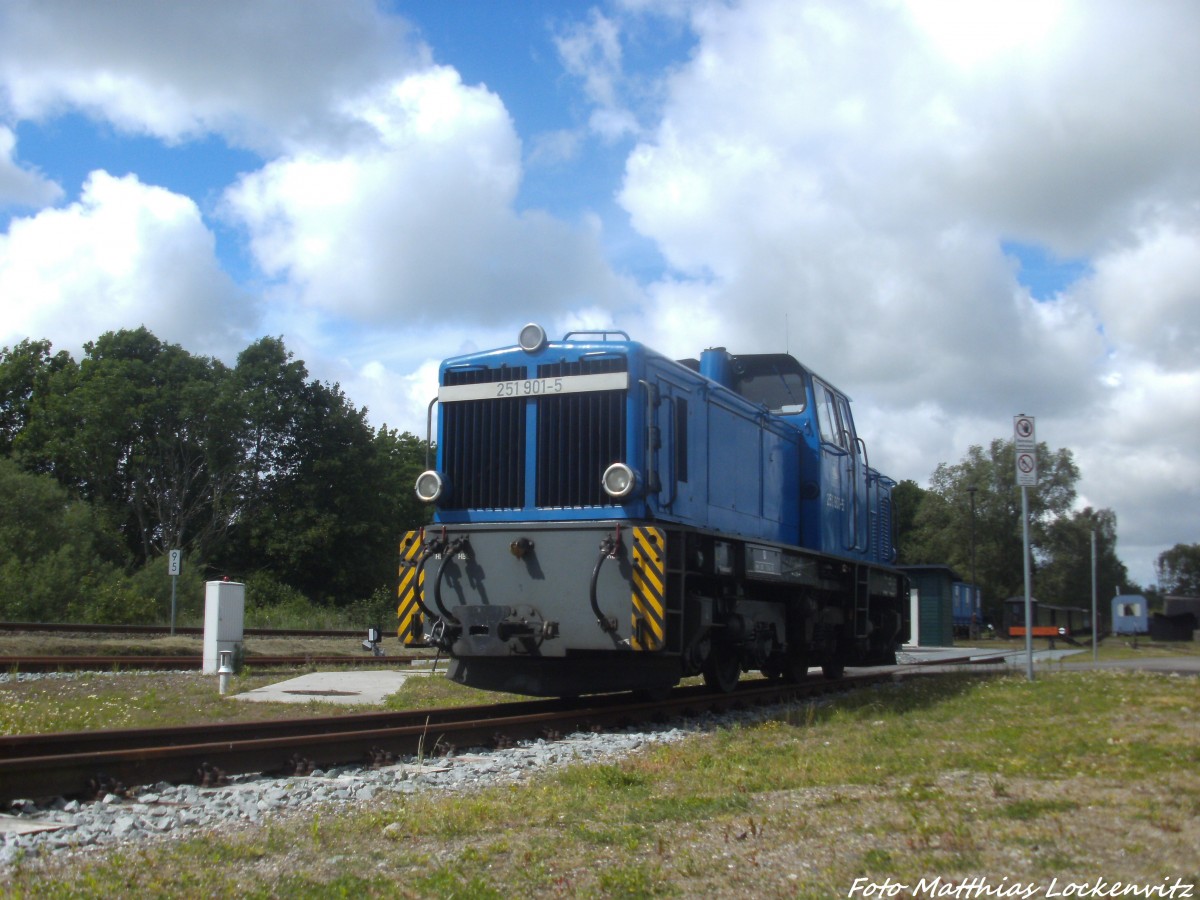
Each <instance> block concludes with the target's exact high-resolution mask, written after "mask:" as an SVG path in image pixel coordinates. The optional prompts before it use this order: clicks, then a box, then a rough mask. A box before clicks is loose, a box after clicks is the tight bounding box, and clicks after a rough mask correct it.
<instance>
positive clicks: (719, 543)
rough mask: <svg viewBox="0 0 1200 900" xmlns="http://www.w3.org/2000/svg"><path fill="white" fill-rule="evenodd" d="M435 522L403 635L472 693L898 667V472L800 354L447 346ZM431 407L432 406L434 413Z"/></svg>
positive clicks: (524, 342) (604, 340) (614, 345)
mask: <svg viewBox="0 0 1200 900" xmlns="http://www.w3.org/2000/svg"><path fill="white" fill-rule="evenodd" d="M435 402H436V404H437V415H438V442H437V462H436V466H435V467H434V468H432V469H429V470H428V471H426V472H424V473H422V474H421V476H420V477H419V478H418V480H417V494H418V496H419V497H420V498H421V499H422V500H424V501H426V502H429V503H432V504H434V505H435V512H434V517H433V524H431V525H429V526H427V527H425V528H423V529H418V530H414V531H411V532H408V533H407V534H405V535H403V536H402V539H401V542H400V585H399V606H398V616H399V635H400V638H401V640H402V641H404V643H405V644H407V645H409V646H418V645H427V644H434V645H437V646H439V647H441V648H442V649H444V650H446V651H447V652H448V653H449V654H450V657H451V663H450V669H449V674H450V677H451V678H453V679H454V680H456V681H460V682H462V683H464V684H470V685H475V686H478V687H483V688H488V689H495V690H504V691H512V692H515V693H525V694H534V695H543V696H559V695H561V696H569V695H575V694H580V693H589V692H597V691H610V690H631V689H633V690H637V689H640V690H645V691H649V692H658V691H661V690H663V689H665V688H669V687H670V686H672V685H674V684H675V683H677V682H678V681H679V680H680V679H681V678H683V677H686V676H690V675H696V674H703V675H704V678H705V680H706V682H707V683H708V684H709V685H710V686H711V687H713V688H714V689H717V690H723V691H728V690H732V689H733V687H734V686H735V685H736V683H737V680H738V678H739V675H740V673H741V672H742V671H745V670H752V669H759V670H761V671H762V672H763V673H764V674H766V675H768V676H769V677H780V678H789V679H798V678H802V677H804V676H805V675H806V673H807V671H808V668H809V666H810V665H814V666H821V667H822V669H823V671H824V673H825V675H826V676H827V677H838V676H840V674H841V672H842V671H843V669H844V667H845V666H847V665H864V664H879V663H889V662H894V660H895V650H896V647H897V645H898V642H899V640H900V638H901V626H902V622H901V616H902V610H903V602H902V601H905V600H906V599H907V595H908V589H907V582H906V580H905V578H904V576H903V575H902V573H900V572H898V571H897V570H896V569H894V568H893V567H892V565H891V564H892V562H893V560H894V548H893V540H892V516H891V491H892V487H893V486H894V482H892V481H891V480H890V479H888V478H886V477H884V476H883V475H881V474H880V473H879V472H877V471H875V470H874V469H873V468H871V466H870V464H869V462H868V459H867V448H866V445H865V443H864V442H863V440H862V438H860V437H858V435H857V433H856V431H855V429H854V421H853V419H852V417H851V415H850V404H849V400H848V399H847V397H846V396H845V395H844V394H842V393H841V392H839V391H838V390H837V389H835V388H834V387H833V386H832V385H831V384H829V383H828V382H826V381H824V380H822V379H821V378H819V377H817V376H816V375H814V374H813V373H811V372H810V371H808V370H807V369H805V368H804V367H803V366H801V365H800V363H798V362H797V361H796V360H795V359H793V358H792V357H791V356H787V355H783V354H768V355H747V356H734V355H731V354H729V353H727V352H726V351H725V350H724V349H722V348H717V349H712V350H706V351H705V352H704V353H703V354H702V356H701V358H700V360H699V361H697V360H683V361H679V362H677V361H673V360H670V359H667V358H666V357H663V356H661V355H660V354H658V353H655V352H654V351H653V350H651V349H649V348H647V347H645V346H643V345H642V344H639V343H637V342H635V341H632V340H630V339H629V337H628V336H627V335H625V334H624V333H623V332H595V333H593V332H584V333H580V332H575V333H572V334H568V335H567V336H566V337H565V338H564V339H563V340H562V341H557V342H551V341H548V340H547V338H546V334H545V332H544V331H543V330H542V329H541V328H540V327H539V326H536V325H528V326H526V327H525V328H524V329H523V330H522V331H521V334H520V337H519V340H518V343H517V345H516V346H514V347H506V348H502V349H498V350H492V351H486V352H480V353H474V354H470V355H467V356H460V357H456V358H454V359H449V360H447V361H445V362H444V363H443V364H442V366H441V369H440V373H439V389H438V396H437V399H436V401H435ZM432 406H433V405H432V404H431V410H432Z"/></svg>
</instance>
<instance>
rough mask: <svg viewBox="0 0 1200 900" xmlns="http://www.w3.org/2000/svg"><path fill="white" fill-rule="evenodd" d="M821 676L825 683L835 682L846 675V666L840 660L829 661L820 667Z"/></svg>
mask: <svg viewBox="0 0 1200 900" xmlns="http://www.w3.org/2000/svg"><path fill="white" fill-rule="evenodd" d="M821 674H822V675H824V676H825V680H826V681H837V680H838V679H839V678H841V677H842V676H843V675H845V674H846V664H845V663H844V662H843V661H842V660H840V659H834V660H830V661H829V662H827V663H825V664H824V665H822V666H821Z"/></svg>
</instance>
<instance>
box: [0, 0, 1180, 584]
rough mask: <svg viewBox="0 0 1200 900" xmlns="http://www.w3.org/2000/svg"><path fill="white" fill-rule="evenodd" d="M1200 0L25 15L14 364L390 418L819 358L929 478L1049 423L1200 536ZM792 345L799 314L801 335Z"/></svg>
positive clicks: (1, 176) (1100, 482) (1140, 527)
mask: <svg viewBox="0 0 1200 900" xmlns="http://www.w3.org/2000/svg"><path fill="white" fill-rule="evenodd" d="M1198 35H1200V7H1197V6H1196V4H1194V3H1192V2H1188V0H1153V2H1150V3H1147V4H1139V5H1138V6H1137V9H1136V10H1135V9H1134V8H1133V7H1131V6H1130V5H1129V4H1128V3H1125V2H1121V0H1088V2H1085V0H1005V2H992V0H980V2H976V3H968V4H964V3H959V2H951V0H895V2H888V3H874V2H850V3H828V2H819V0H603V2H597V3H590V4H589V3H577V2H566V0H540V2H526V3H520V4H502V3H492V2H451V3H446V2H417V3H403V2H390V3H376V2H374V0H308V2H304V3H297V2H294V0H254V2H241V0H211V2H209V3H206V4H203V5H200V4H161V3H154V2H150V0H113V2H110V3H105V4H81V3H79V2H77V0H41V2H38V3H27V2H24V0H0V347H3V346H9V345H11V344H13V343H15V342H17V341H19V340H21V339H23V338H26V337H33V338H41V337H45V338H49V339H50V340H51V341H52V342H53V343H54V344H55V346H56V347H58V348H61V349H67V350H69V351H71V352H72V353H75V354H77V355H78V354H79V353H80V352H81V348H82V346H83V344H84V343H86V342H87V341H90V340H93V339H94V338H96V337H98V336H99V335H100V334H101V333H103V332H104V331H107V330H112V329H116V328H124V327H137V326H138V325H142V324H145V325H146V326H147V327H149V328H150V329H151V330H152V331H154V332H155V333H156V334H157V335H159V337H161V338H163V339H165V340H169V341H172V342H176V343H180V344H182V345H183V346H185V347H186V348H187V349H189V350H191V351H192V352H195V353H204V354H213V355H217V356H220V357H221V358H224V359H227V360H232V359H233V358H234V357H235V356H236V354H237V352H238V351H239V350H240V349H241V348H242V347H244V346H246V345H247V344H248V343H250V342H251V341H253V340H255V339H256V338H257V337H259V336H262V335H264V334H271V335H281V336H282V337H283V338H284V340H285V342H286V344H287V346H288V347H289V348H290V349H291V350H292V351H293V352H294V353H295V354H296V356H297V357H299V358H302V359H304V360H305V362H306V364H307V366H308V368H309V371H310V373H311V374H312V375H313V376H315V377H318V378H322V379H324V380H328V381H337V382H339V383H340V384H341V385H342V387H343V388H344V389H345V390H346V391H347V393H348V395H349V396H350V398H351V399H352V400H353V401H354V402H356V403H357V404H358V405H360V406H366V407H367V408H368V409H369V411H370V416H371V419H372V421H373V422H375V423H376V424H382V423H385V422H386V423H387V424H389V425H391V426H399V427H401V428H404V429H409V430H413V431H416V432H421V431H423V428H424V410H425V405H426V403H427V402H428V398H429V397H430V396H431V394H432V393H433V378H434V372H435V370H436V365H437V362H438V361H439V360H440V359H441V358H444V357H445V356H449V355H453V354H456V353H459V352H462V351H463V350H465V349H469V348H473V347H486V346H493V345H499V344H507V343H510V342H511V341H512V340H513V336H514V335H515V334H516V331H517V330H518V329H519V328H520V326H521V325H522V324H524V323H525V322H526V321H529V320H531V319H533V320H538V321H540V322H542V323H543V324H544V325H545V326H546V327H547V328H548V330H549V331H550V332H551V333H561V332H565V331H568V330H571V329H575V328H586V327H606V326H607V327H616V328H621V329H624V330H625V331H627V332H629V333H630V334H631V335H633V336H634V337H636V338H639V339H641V340H644V341H645V342H646V343H648V344H650V345H651V346H654V347H656V348H658V349H660V350H662V351H663V352H665V353H668V354H672V355H675V356H678V357H683V356H695V355H696V354H697V353H698V352H699V351H700V350H702V349H703V348H704V347H707V346H713V345H724V346H727V347H730V348H731V349H733V350H735V351H741V352H774V351H781V350H784V349H785V348H787V349H790V350H791V352H793V353H794V354H795V355H797V356H798V357H800V358H801V359H802V360H803V361H805V362H806V363H808V364H809V365H811V366H812V367H814V368H815V369H817V370H819V371H821V372H822V373H824V374H825V375H827V376H828V377H829V378H831V379H833V380H834V381H835V382H836V383H838V384H839V385H840V386H842V387H844V388H845V389H846V390H847V391H848V392H849V393H850V394H851V395H852V396H853V397H854V398H855V409H856V418H857V421H858V425H859V429H860V431H862V432H863V433H864V434H865V435H867V437H868V440H869V441H870V443H871V458H872V461H873V462H874V463H875V464H876V465H878V467H879V468H881V469H882V470H884V471H885V472H887V473H888V474H890V475H892V476H893V477H896V478H912V479H914V480H916V481H918V482H919V483H925V482H926V481H927V479H928V477H929V475H930V474H931V473H932V471H933V469H934V468H935V467H936V466H937V464H938V463H940V462H955V461H957V460H959V459H960V458H961V457H962V456H963V455H964V454H965V453H966V451H967V448H968V447H969V446H970V445H972V444H986V443H988V442H989V441H991V440H992V439H993V438H996V437H1008V432H1009V430H1010V428H1011V416H1012V415H1013V413H1014V412H1017V411H1025V412H1029V413H1031V414H1035V415H1037V416H1038V427H1039V436H1040V437H1042V438H1043V439H1044V440H1046V441H1047V442H1048V443H1050V444H1051V445H1052V446H1055V447H1070V448H1071V449H1072V451H1073V452H1074V453H1075V456H1076V460H1077V462H1078V463H1079V464H1080V467H1081V470H1082V472H1083V478H1082V480H1081V483H1080V493H1081V498H1080V502H1081V503H1086V504H1090V505H1093V506H1098V507H1108V508H1112V509H1113V510H1114V511H1115V512H1116V513H1117V516H1118V528H1119V535H1120V546H1119V548H1118V549H1119V552H1120V554H1121V556H1122V558H1123V559H1124V560H1125V561H1126V562H1127V564H1128V565H1129V566H1130V568H1131V571H1132V574H1133V575H1134V577H1135V578H1137V579H1138V580H1140V581H1142V582H1151V581H1153V571H1152V565H1151V563H1152V560H1153V558H1154V557H1155V556H1156V555H1157V554H1158V553H1160V552H1162V551H1163V550H1165V549H1167V548H1168V547H1170V546H1172V545H1173V544H1175V543H1178V542H1184V543H1193V542H1195V541H1196V540H1198V539H1200V502H1197V501H1198V500H1200V496H1198V492H1200V488H1197V487H1196V486H1197V485H1200V450H1198V449H1197V444H1196V441H1195V435H1196V434H1197V433H1198V431H1200V429H1198V427H1197V426H1200V362H1198V358H1197V354H1196V353H1195V348H1196V346H1197V343H1198V341H1200V302H1197V301H1198V300H1200V228H1198V224H1200V164H1198V163H1197V160H1200V128H1198V127H1197V125H1196V123H1197V122H1200V103H1198V101H1197V99H1196V97H1195V96H1194V94H1195V92H1194V91H1191V90H1187V89H1186V86H1188V85H1192V84H1196V83H1198V82H1200V52H1198V51H1200V37H1198ZM785 323H786V327H785Z"/></svg>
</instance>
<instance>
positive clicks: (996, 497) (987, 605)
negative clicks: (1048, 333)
mask: <svg viewBox="0 0 1200 900" xmlns="http://www.w3.org/2000/svg"><path fill="white" fill-rule="evenodd" d="M1037 462H1038V485H1037V487H1036V488H1031V489H1030V490H1029V515H1030V550H1031V553H1030V556H1031V568H1032V593H1033V596H1034V597H1036V598H1038V599H1039V600H1041V601H1043V602H1047V603H1053V604H1058V605H1062V606H1078V607H1083V608H1085V609H1090V607H1091V598H1092V537H1093V535H1094V536H1095V547H1096V555H1095V558H1096V597H1097V601H1098V606H1099V610H1098V612H1099V613H1100V615H1101V618H1102V619H1105V620H1106V619H1107V613H1108V604H1109V601H1110V600H1111V598H1112V597H1113V596H1115V595H1116V594H1118V593H1135V594H1136V593H1142V594H1145V595H1146V596H1147V597H1148V598H1149V600H1150V602H1151V606H1152V607H1157V606H1158V605H1160V602H1161V596H1160V595H1164V594H1170V593H1179V594H1191V595H1200V544H1198V545H1191V546H1188V545H1184V544H1177V545H1176V546H1175V547H1173V548H1172V549H1171V550H1167V551H1164V552H1163V553H1162V554H1160V555H1159V557H1158V566H1157V570H1158V577H1159V584H1158V586H1157V589H1155V587H1154V586H1147V587H1145V588H1143V586H1141V585H1139V584H1137V583H1136V582H1134V581H1132V580H1131V579H1130V578H1129V573H1128V571H1127V570H1126V567H1125V564H1124V563H1122V562H1121V560H1120V559H1119V558H1118V556H1117V516H1116V513H1114V512H1113V511H1112V510H1111V509H1094V508H1092V507H1090V506H1089V507H1084V508H1083V509H1076V508H1075V500H1076V496H1077V495H1076V490H1075V485H1076V483H1077V482H1078V480H1079V468H1078V466H1077V465H1076V464H1075V460H1074V458H1073V456H1072V454H1071V451H1070V450H1066V449H1059V450H1051V449H1050V448H1049V446H1047V445H1046V444H1044V443H1042V444H1039V445H1038V447H1037ZM894 510H895V516H896V519H897V543H898V551H899V562H900V564H901V565H905V564H907V565H916V564H926V563H942V564H946V565H949V566H950V567H951V568H953V569H954V570H955V571H956V573H957V574H958V575H959V576H960V577H961V578H962V579H963V580H964V581H971V580H972V579H973V580H974V582H975V583H976V584H978V585H979V586H980V588H981V591H982V595H983V598H984V611H985V614H986V615H987V616H988V617H989V618H990V619H991V620H992V621H993V622H994V623H995V624H996V626H997V627H999V625H1000V623H1001V620H1002V606H1001V605H1002V604H1003V602H1004V600H1005V599H1007V598H1009V597H1020V596H1024V594H1025V570H1024V558H1023V555H1022V554H1023V552H1024V535H1023V529H1022V522H1021V491H1020V488H1019V487H1017V484H1016V468H1015V447H1014V444H1013V442H1012V441H1011V440H1001V439H997V440H994V441H992V442H991V444H990V445H989V446H988V447H986V448H984V447H982V446H973V447H971V448H970V449H969V450H968V452H967V455H966V456H965V457H963V459H962V460H960V461H959V462H958V463H956V464H953V465H951V464H947V463H942V464H941V465H939V466H938V467H937V469H936V470H934V473H933V476H932V478H931V479H930V484H929V488H928V489H925V488H921V487H920V486H919V485H917V484H916V482H913V481H903V482H901V483H900V484H899V485H897V487H896V490H895V492H894ZM972 547H974V553H972Z"/></svg>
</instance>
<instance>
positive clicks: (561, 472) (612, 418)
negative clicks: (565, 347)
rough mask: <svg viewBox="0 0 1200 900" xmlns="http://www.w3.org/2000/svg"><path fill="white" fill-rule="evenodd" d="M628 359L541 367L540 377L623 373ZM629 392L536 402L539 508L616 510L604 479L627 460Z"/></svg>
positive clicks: (552, 364)
mask: <svg viewBox="0 0 1200 900" xmlns="http://www.w3.org/2000/svg"><path fill="white" fill-rule="evenodd" d="M626 369H627V364H626V360H625V358H624V357H618V358H606V359H584V360H579V361H578V362H566V363H551V364H547V365H542V366H539V367H538V377H539V378H557V377H560V376H567V375H594V374H601V373H608V372H624V371H626ZM627 393H628V392H627V391H623V390H618V391H596V392H592V393H586V394H567V395H564V396H562V397H542V398H540V399H538V400H537V404H538V419H537V500H536V502H537V505H538V506H539V507H542V508H564V507H579V506H612V505H614V501H613V499H612V498H611V497H609V496H608V494H606V493H605V492H604V489H603V488H602V487H601V485H600V476H601V475H603V474H604V470H605V469H607V468H608V467H609V466H610V465H611V464H612V463H614V462H618V461H621V460H624V459H625V397H626V394H627Z"/></svg>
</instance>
